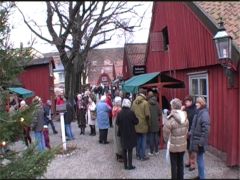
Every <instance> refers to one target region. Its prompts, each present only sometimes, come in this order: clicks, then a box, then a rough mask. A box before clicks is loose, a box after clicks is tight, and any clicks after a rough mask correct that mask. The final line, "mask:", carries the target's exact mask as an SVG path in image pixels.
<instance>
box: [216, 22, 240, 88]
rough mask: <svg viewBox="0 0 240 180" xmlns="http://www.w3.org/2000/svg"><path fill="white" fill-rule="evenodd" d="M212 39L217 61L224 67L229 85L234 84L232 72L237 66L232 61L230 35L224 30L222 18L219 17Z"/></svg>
mask: <svg viewBox="0 0 240 180" xmlns="http://www.w3.org/2000/svg"><path fill="white" fill-rule="evenodd" d="M213 40H214V41H215V45H216V49H217V55H218V61H219V63H220V64H221V65H222V66H223V67H224V70H225V74H226V76H227V77H228V82H229V85H230V86H231V87H232V86H233V84H234V72H236V71H237V68H236V67H235V66H234V64H233V61H232V37H231V36H230V35H228V33H227V32H226V29H225V28H224V26H223V21H222V18H220V22H219V30H218V32H217V33H216V35H215V36H214V38H213Z"/></svg>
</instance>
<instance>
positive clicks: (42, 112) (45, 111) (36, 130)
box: [7, 94, 58, 151]
mask: <svg viewBox="0 0 240 180" xmlns="http://www.w3.org/2000/svg"><path fill="white" fill-rule="evenodd" d="M19 102H20V103H19ZM32 103H33V104H35V110H34V111H33V114H32V122H31V124H27V123H22V129H23V136H24V142H25V145H26V146H27V147H28V146H29V145H30V144H32V137H31V131H32V132H33V134H34V139H35V141H36V145H37V149H38V150H39V151H43V150H45V149H46V148H48V149H50V148H51V146H50V139H49V131H48V125H49V124H50V125H51V127H52V131H53V133H54V134H57V133H58V131H57V130H56V128H55V125H54V123H53V120H52V116H53V113H52V110H51V101H50V100H47V101H46V102H45V103H43V102H42V100H41V98H40V97H38V96H35V97H34V98H33V99H32ZM28 108H29V105H28V104H27V103H26V101H25V100H24V99H22V98H20V97H18V96H17V95H16V94H15V95H13V96H11V97H10V99H9V108H8V109H7V111H8V112H9V115H10V116H13V115H15V114H16V113H17V112H18V111H19V112H24V111H26V110H27V109H28ZM28 118H31V117H28Z"/></svg>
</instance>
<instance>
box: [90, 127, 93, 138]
mask: <svg viewBox="0 0 240 180" xmlns="http://www.w3.org/2000/svg"><path fill="white" fill-rule="evenodd" d="M92 135H93V127H92V125H90V136H92Z"/></svg>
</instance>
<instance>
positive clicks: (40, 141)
mask: <svg viewBox="0 0 240 180" xmlns="http://www.w3.org/2000/svg"><path fill="white" fill-rule="evenodd" d="M32 102H33V103H34V104H36V110H35V111H34V115H33V120H32V124H31V127H32V130H33V131H34V135H35V141H36V142H37V149H38V150H39V151H40V152H42V151H44V150H45V147H46V146H45V141H44V136H43V132H42V131H43V125H44V110H43V107H42V104H41V98H40V97H38V96H35V97H34V98H33V100H32Z"/></svg>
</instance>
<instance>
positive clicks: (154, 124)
mask: <svg viewBox="0 0 240 180" xmlns="http://www.w3.org/2000/svg"><path fill="white" fill-rule="evenodd" d="M148 103H149V109H150V113H151V116H150V128H149V133H148V136H149V147H150V152H149V153H148V155H149V156H153V154H155V155H158V154H159V139H160V137H159V134H160V122H159V119H160V116H161V109H160V106H159V103H158V102H157V97H156V96H155V95H154V93H153V91H149V92H148Z"/></svg>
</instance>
